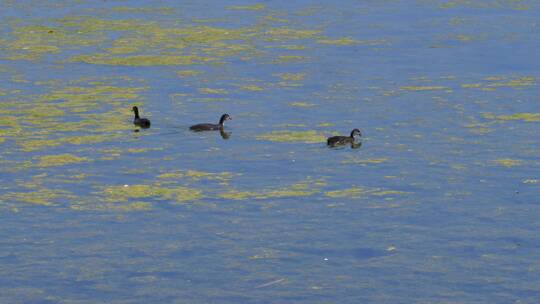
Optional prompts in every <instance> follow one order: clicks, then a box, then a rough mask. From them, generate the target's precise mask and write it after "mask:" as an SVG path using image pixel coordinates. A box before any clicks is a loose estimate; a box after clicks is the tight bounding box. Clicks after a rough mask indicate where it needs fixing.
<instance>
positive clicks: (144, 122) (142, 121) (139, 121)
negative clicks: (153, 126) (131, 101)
mask: <svg viewBox="0 0 540 304" xmlns="http://www.w3.org/2000/svg"><path fill="white" fill-rule="evenodd" d="M131 110H132V111H133V112H135V119H133V124H134V125H136V126H139V127H141V128H143V129H146V128H150V120H149V119H148V118H141V117H140V116H139V108H137V107H136V106H133V108H132V109H131Z"/></svg>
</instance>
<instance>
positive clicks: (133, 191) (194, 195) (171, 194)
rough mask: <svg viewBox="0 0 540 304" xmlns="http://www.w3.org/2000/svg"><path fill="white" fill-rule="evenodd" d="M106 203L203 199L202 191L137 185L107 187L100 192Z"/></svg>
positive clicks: (155, 185) (158, 185) (154, 185)
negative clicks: (136, 200)
mask: <svg viewBox="0 0 540 304" xmlns="http://www.w3.org/2000/svg"><path fill="white" fill-rule="evenodd" d="M101 194H102V195H103V196H105V201H106V202H127V201H129V200H130V199H138V200H139V199H142V198H156V199H159V200H173V201H176V202H189V201H196V200H199V199H201V198H202V197H203V194H202V191H201V190H198V189H194V188H188V187H182V186H175V187H172V188H168V187H162V186H161V185H160V184H150V185H145V184H138V185H120V186H108V187H105V188H104V189H103V191H102V192H101Z"/></svg>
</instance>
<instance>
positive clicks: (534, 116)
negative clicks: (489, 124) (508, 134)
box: [482, 113, 540, 122]
mask: <svg viewBox="0 0 540 304" xmlns="http://www.w3.org/2000/svg"><path fill="white" fill-rule="evenodd" d="M482 116H483V117H484V118H487V119H495V120H500V121H510V120H519V121H524V122H538V121H540V113H515V114H511V115H494V114H491V113H484V114H483V115H482Z"/></svg>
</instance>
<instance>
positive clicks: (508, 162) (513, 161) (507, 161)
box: [492, 158, 523, 168]
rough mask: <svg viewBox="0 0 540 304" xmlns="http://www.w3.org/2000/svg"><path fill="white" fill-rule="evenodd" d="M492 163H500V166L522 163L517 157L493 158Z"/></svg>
mask: <svg viewBox="0 0 540 304" xmlns="http://www.w3.org/2000/svg"><path fill="white" fill-rule="evenodd" d="M492 162H493V163H495V164H497V165H501V166H504V167H508V168H509V167H515V166H519V165H521V164H522V163H523V161H522V160H519V159H511V158H501V159H495V160H492Z"/></svg>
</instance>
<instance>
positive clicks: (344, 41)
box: [317, 37, 360, 45]
mask: <svg viewBox="0 0 540 304" xmlns="http://www.w3.org/2000/svg"><path fill="white" fill-rule="evenodd" d="M317 43H320V44H332V45H355V44H359V43H360V41H358V40H356V39H353V38H350V37H345V38H339V39H319V40H317Z"/></svg>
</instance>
